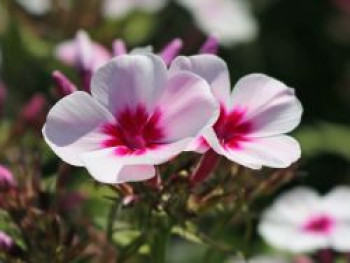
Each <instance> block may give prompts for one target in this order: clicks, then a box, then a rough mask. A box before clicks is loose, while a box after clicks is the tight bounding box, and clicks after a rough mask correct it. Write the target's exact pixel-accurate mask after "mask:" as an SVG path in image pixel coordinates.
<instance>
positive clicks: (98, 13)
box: [0, 0, 350, 263]
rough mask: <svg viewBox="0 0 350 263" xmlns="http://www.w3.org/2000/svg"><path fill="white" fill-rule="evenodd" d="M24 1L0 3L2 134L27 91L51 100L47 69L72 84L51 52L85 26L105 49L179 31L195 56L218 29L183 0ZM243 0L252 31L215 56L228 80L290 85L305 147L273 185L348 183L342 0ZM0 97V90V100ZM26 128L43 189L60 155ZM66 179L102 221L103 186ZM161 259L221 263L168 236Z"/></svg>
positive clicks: (349, 104) (348, 83)
mask: <svg viewBox="0 0 350 263" xmlns="http://www.w3.org/2000/svg"><path fill="white" fill-rule="evenodd" d="M26 1H27V0H23V1H16V0H0V51H1V65H0V70H1V71H0V74H1V75H0V79H1V80H2V82H3V83H4V85H5V86H6V91H4V90H2V93H4V94H5V92H6V94H7V95H6V99H2V101H1V104H2V105H1V107H2V109H1V110H2V114H3V117H2V120H1V122H2V123H1V124H0V138H2V137H4V136H5V134H7V133H8V126H9V123H10V122H11V120H13V119H15V118H16V117H17V116H18V115H19V114H21V112H22V111H23V108H24V107H25V105H27V104H28V102H29V101H31V100H32V99H33V96H34V97H35V96H36V97H37V96H39V97H40V96H41V95H38V94H42V95H44V96H45V98H46V99H45V103H44V104H45V105H47V106H49V105H52V104H53V103H54V102H55V99H54V96H52V94H53V89H54V83H53V81H52V78H51V73H52V71H53V70H55V69H59V70H61V71H62V72H64V73H65V74H67V75H68V76H69V77H70V78H71V79H72V80H74V81H75V82H76V83H78V82H79V78H78V76H77V73H76V72H75V71H74V70H73V69H72V68H69V67H67V66H65V65H63V64H62V63H60V62H59V61H58V60H57V59H56V58H55V57H54V49H55V46H56V45H57V44H58V43H60V42H62V41H64V40H67V39H71V38H73V37H74V36H75V33H76V31H77V30H79V29H85V30H87V31H88V32H89V34H90V35H91V37H92V39H94V41H97V42H99V43H102V44H103V45H105V46H106V47H108V48H111V43H112V41H113V40H114V39H117V38H118V39H123V40H124V41H125V42H126V43H127V45H128V48H129V49H132V48H135V47H142V46H149V45H151V46H153V47H154V49H155V50H160V49H161V48H162V47H163V46H164V45H165V44H166V43H168V42H169V41H171V40H172V39H173V38H175V37H179V38H181V39H182V40H183V41H184V48H183V50H182V54H186V55H190V54H195V53H197V51H198V49H199V47H200V46H201V45H202V43H203V42H204V41H205V39H206V37H207V36H208V34H210V33H211V34H214V35H215V34H216V33H217V32H215V31H216V27H215V26H213V30H212V31H213V32H210V30H207V29H205V26H206V25H203V23H204V24H205V22H203V21H201V19H199V18H198V14H196V11H195V9H196V8H192V9H191V8H189V7H188V4H184V3H183V2H188V1H169V2H167V3H166V5H165V6H164V8H161V9H159V10H156V11H152V12H150V11H147V10H146V11H145V10H142V8H139V9H137V10H131V11H130V12H127V14H123V15H121V16H120V15H116V16H114V17H113V14H112V15H108V16H106V15H104V12H103V1H102V0H100V1H98V0H70V1H69V0H52V1H51V6H50V7H43V6H41V9H40V5H42V3H39V2H40V1H37V3H34V5H39V7H38V6H36V7H34V9H33V7H30V6H28V3H27V4H23V2H26ZM193 1H195V2H200V1H196V0H193ZM242 1H243V2H244V5H245V6H246V8H245V10H244V12H247V16H248V17H249V23H250V26H253V29H252V28H250V29H247V30H251V32H250V33H249V34H248V36H239V35H238V36H237V39H235V37H231V39H229V40H227V39H225V38H224V37H222V36H223V35H224V34H225V33H222V34H221V35H220V37H219V39H220V43H221V45H220V50H219V55H220V56H221V57H222V58H223V59H224V60H225V61H226V62H227V63H228V65H229V67H230V71H231V76H232V83H234V82H235V81H236V80H238V78H240V77H241V76H243V75H245V74H247V73H252V72H263V73H265V74H268V75H271V76H273V77H275V78H277V79H280V80H281V81H283V82H285V83H287V84H288V85H289V86H291V87H293V88H295V89H296V93H297V96H298V97H299V98H300V100H301V101H302V104H303V105H304V110H305V113H304V116H303V120H302V124H301V125H300V126H299V128H298V129H297V130H296V131H295V132H294V133H293V135H295V137H296V138H297V139H298V140H299V141H300V143H301V146H302V149H303V156H302V159H301V161H300V167H299V171H298V175H297V177H296V179H295V180H293V181H292V182H290V183H289V184H287V185H285V186H284V187H283V188H282V189H280V191H284V190H285V189H288V188H290V187H292V186H294V185H309V186H312V187H313V188H316V189H317V190H319V191H320V192H322V193H325V192H327V191H329V190H330V189H331V188H333V187H334V186H336V185H339V184H347V185H349V184H350V165H349V164H350V163H349V158H350V1H348V0H308V1H305V0H293V1H291V0H242ZM28 2H31V0H28ZM33 2H35V1H33ZM203 2H205V1H203ZM214 2H215V1H214ZM219 2H220V1H218V2H217V3H219ZM203 12H204V11H203ZM206 12H208V11H206ZM210 12H211V11H210ZM210 12H209V13H210ZM212 12H214V10H213V11H212ZM232 16H235V13H233V14H232ZM221 18H222V17H221V16H220V15H217V14H214V15H213V16H208V19H209V20H212V22H213V23H224V24H225V23H226V24H227V25H226V27H240V26H244V25H243V24H240V23H244V21H243V22H240V21H238V20H233V21H231V20H230V19H227V20H224V21H222V22H221V21H220V19H221ZM245 19H247V18H245ZM202 20H203V19H202ZM204 20H205V19H204ZM230 23H232V24H230ZM224 27H225V26H224ZM248 27H249V25H248ZM225 30H226V28H225ZM225 30H223V31H225ZM221 37H222V38H221ZM4 94H2V95H1V96H2V97H4V98H5V95H4ZM39 100H40V99H39ZM32 126H33V127H32ZM32 126H30V125H28V127H26V129H28V134H27V133H26V134H25V135H24V138H23V142H22V141H21V142H20V143H21V144H23V145H26V147H31V148H33V149H35V148H41V149H42V151H44V152H45V154H43V156H44V157H43V158H44V159H45V160H46V162H45V166H44V167H43V170H44V172H43V174H44V176H45V180H47V185H48V187H50V182H52V181H53V180H54V174H53V173H54V171H55V168H56V165H57V162H58V161H57V158H56V157H55V156H54V155H53V154H52V153H51V152H50V151H49V150H48V149H47V148H46V147H45V146H44V145H37V141H36V140H34V139H33V137H34V136H36V135H35V134H37V133H38V131H37V129H36V128H37V127H35V125H32ZM33 134H34V135H33ZM4 150H6V149H4ZM74 175H75V176H74V178H71V180H70V181H69V183H68V187H70V188H72V189H77V188H79V189H80V190H81V191H82V192H84V193H87V192H89V200H90V201H89V203H88V205H86V206H85V208H84V209H87V210H89V211H90V210H91V211H93V212H91V213H95V214H99V217H98V218H97V219H96V222H97V223H99V222H100V223H101V224H103V218H104V215H105V212H104V205H103V204H102V205H101V201H100V197H101V196H102V195H104V194H105V192H103V193H101V192H99V191H93V190H91V189H88V188H89V187H91V186H88V184H85V185H84V184H83V183H81V181H84V180H86V178H87V175H86V173H85V172H84V171H75V172H74ZM90 190H91V191H90ZM280 191H278V192H277V193H276V194H278V193H279V192H280ZM94 197H96V198H95V199H94ZM273 198H274V195H272V196H268V197H266V198H265V199H263V200H260V201H259V202H257V203H256V204H255V206H256V209H257V211H260V210H262V209H263V208H264V206H265V205H267V204H269V203H270V201H271V200H272V199H273ZM349 205H350V204H349ZM253 210H254V209H253ZM79 211H80V210H76V212H77V213H78V212H79ZM99 220H100V221H99ZM235 231H236V232H237V229H236V230H232V232H230V230H226V231H225V234H226V235H227V236H228V237H227V238H232V244H234V242H240V237H241V235H237V234H236V233H235ZM252 232H253V234H252V235H251V236H252V237H251V238H250V243H249V244H250V245H249V247H247V248H246V249H247V251H248V252H247V253H248V254H249V253H251V254H254V253H263V252H264V251H268V250H269V248H267V246H266V245H265V244H264V243H263V242H262V241H261V240H260V239H259V237H258V236H257V235H256V234H254V233H255V230H254V224H253V225H252ZM131 235H132V234H131ZM203 255H204V256H203ZM169 257H170V258H169V262H184V263H185V262H192V263H193V262H222V261H223V260H224V258H225V255H224V254H223V253H222V252H218V251H216V250H215V249H208V248H207V247H206V246H203V245H193V244H191V243H186V242H184V241H181V242H180V241H176V240H175V241H174V243H173V245H172V247H171V248H170V253H169Z"/></svg>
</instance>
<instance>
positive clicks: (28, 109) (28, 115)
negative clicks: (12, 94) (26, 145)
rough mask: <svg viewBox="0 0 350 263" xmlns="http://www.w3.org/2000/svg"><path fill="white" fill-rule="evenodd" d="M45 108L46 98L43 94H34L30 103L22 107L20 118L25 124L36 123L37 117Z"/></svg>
mask: <svg viewBox="0 0 350 263" xmlns="http://www.w3.org/2000/svg"><path fill="white" fill-rule="evenodd" d="M45 106H46V98H45V96H44V95H43V94H40V93H37V94H35V95H34V96H33V97H32V98H31V99H30V101H29V102H28V103H27V104H26V105H24V107H23V110H22V117H23V119H24V120H25V121H27V122H36V120H38V116H40V113H42V112H43V110H44V108H45Z"/></svg>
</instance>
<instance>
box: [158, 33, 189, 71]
mask: <svg viewBox="0 0 350 263" xmlns="http://www.w3.org/2000/svg"><path fill="white" fill-rule="evenodd" d="M182 46H183V42H182V40H181V39H179V38H176V39H174V40H173V41H171V42H170V43H169V44H168V45H167V46H166V47H165V48H164V49H163V50H162V51H161V52H160V56H161V57H162V58H163V60H164V62H165V64H166V65H169V64H170V63H171V62H172V61H173V59H174V58H175V57H176V56H177V55H178V54H179V53H180V50H181V49H182Z"/></svg>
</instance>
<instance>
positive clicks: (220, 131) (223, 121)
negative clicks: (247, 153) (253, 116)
mask: <svg viewBox="0 0 350 263" xmlns="http://www.w3.org/2000/svg"><path fill="white" fill-rule="evenodd" d="M244 115H245V110H243V109H240V108H236V109H233V110H232V111H231V112H227V111H226V109H225V108H224V107H223V106H221V107H220V116H219V119H218V120H217V122H216V123H215V125H214V130H215V132H216V135H217V136H218V138H219V141H220V142H221V144H222V145H223V146H224V147H225V148H230V149H236V150H237V149H240V148H241V143H242V142H245V141H249V138H248V137H247V135H248V134H249V132H250V131H251V130H252V125H251V123H250V122H248V121H245V120H244Z"/></svg>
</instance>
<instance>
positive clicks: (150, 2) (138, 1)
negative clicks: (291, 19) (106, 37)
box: [102, 0, 168, 18]
mask: <svg viewBox="0 0 350 263" xmlns="http://www.w3.org/2000/svg"><path fill="white" fill-rule="evenodd" d="M167 2H168V0H105V2H104V5H103V9H102V12H103V14H104V16H105V17H109V18H122V17H124V16H126V15H128V14H129V13H131V12H132V11H134V10H142V11H144V12H147V13H153V12H157V11H159V10H160V9H162V8H163V7H164V6H165V5H166V4H167Z"/></svg>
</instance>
